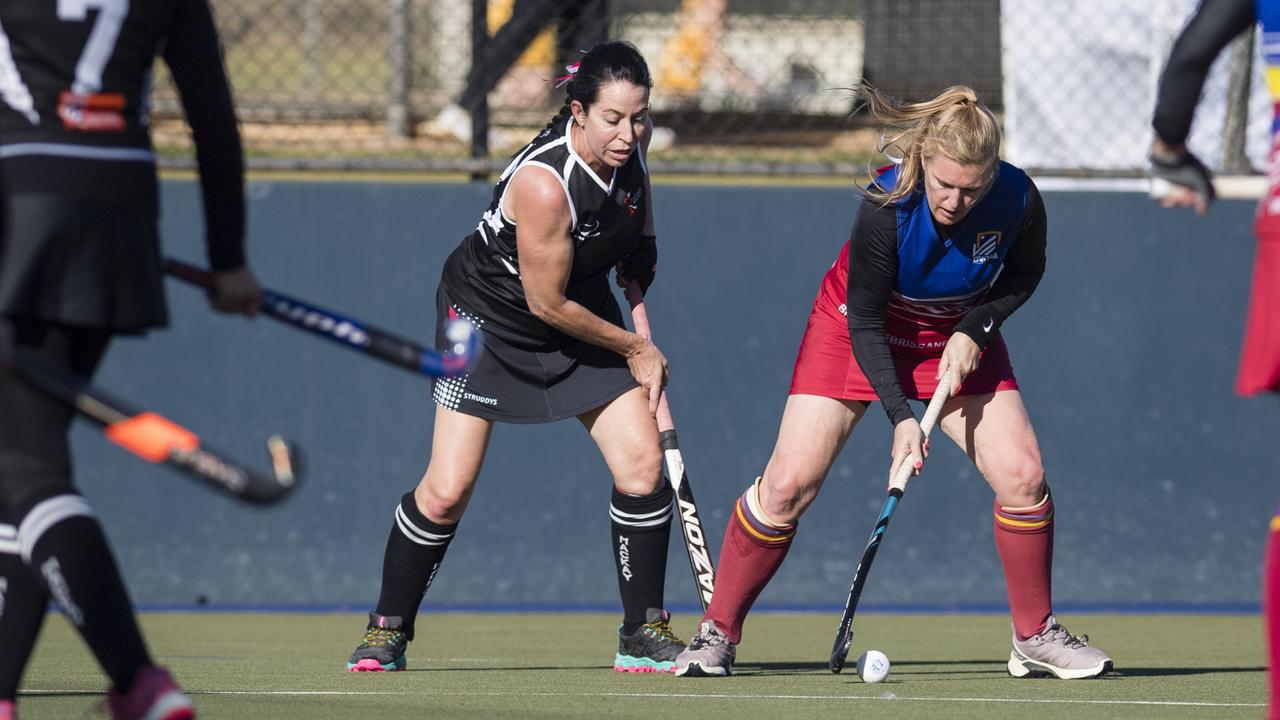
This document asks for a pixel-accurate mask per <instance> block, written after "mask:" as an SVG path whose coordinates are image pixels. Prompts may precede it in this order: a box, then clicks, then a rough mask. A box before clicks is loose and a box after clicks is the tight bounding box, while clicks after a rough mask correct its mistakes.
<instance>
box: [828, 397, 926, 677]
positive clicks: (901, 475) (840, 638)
mask: <svg viewBox="0 0 1280 720" xmlns="http://www.w3.org/2000/svg"><path fill="white" fill-rule="evenodd" d="M950 395H951V375H950V374H947V375H946V376H945V377H943V378H942V380H940V381H939V382H938V388H937V389H936V390H934V391H933V398H932V399H930V400H929V406H928V407H927V408H925V411H924V418H923V419H922V420H921V421H920V432H921V433H922V434H923V435H924V438H925V439H926V440H927V439H928V438H929V432H930V431H931V430H933V425H934V423H936V422H937V421H938V415H939V414H940V413H941V412H942V406H943V405H946V404H947V398H948V397H950ZM913 467H914V465H913V463H912V462H911V458H910V457H908V458H907V459H906V460H904V461H902V465H900V466H898V473H897V474H896V475H894V477H893V482H891V483H889V495H888V497H886V498H885V499H884V507H882V508H880V517H878V518H876V526H875V528H874V529H873V530H872V531H871V539H870V540H867V547H866V549H864V550H863V551H862V559H861V560H859V561H858V569H857V570H855V571H854V573H853V587H851V588H849V599H848V600H846V601H845V603H844V616H843V617H841V618H840V628H839V629H838V630H836V641H835V644H834V645H832V646H831V660H830V661H829V662H828V663H827V667H829V668H830V669H831V672H833V673H838V672H840V671H841V670H842V669H843V668H844V661H845V658H847V657H849V648H850V647H852V646H853V613H854V612H855V611H856V610H857V609H858V598H859V597H861V596H862V586H863V585H864V584H866V582H867V575H868V574H870V573H871V563H872V562H874V561H875V559H876V551H877V550H879V549H880V541H881V540H883V539H884V533H885V530H888V529H889V520H890V519H892V518H893V511H894V510H895V509H897V507H898V502H899V501H900V500H902V493H903V492H905V491H906V489H907V481H908V480H910V479H911V472H912V469H913Z"/></svg>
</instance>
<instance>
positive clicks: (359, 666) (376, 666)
mask: <svg viewBox="0 0 1280 720" xmlns="http://www.w3.org/2000/svg"><path fill="white" fill-rule="evenodd" d="M407 647H409V636H408V635H406V634H405V632H404V619H403V618H399V617H394V616H393V617H388V616H386V615H379V614H377V613H374V612H371V613H369V627H368V629H367V630H365V633H364V640H361V641H360V644H359V645H357V646H356V649H355V652H353V653H351V659H349V660H347V672H395V671H397V670H403V669H404V666H405V661H404V651H405V648H407Z"/></svg>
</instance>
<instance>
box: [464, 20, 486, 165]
mask: <svg viewBox="0 0 1280 720" xmlns="http://www.w3.org/2000/svg"><path fill="white" fill-rule="evenodd" d="M488 51H489V3H488V1H487V0H471V75H472V76H474V75H475V73H476V69H477V68H482V67H484V65H485V64H486V63H487V62H488V59H487V58H488V54H489V52H488ZM468 109H469V110H471V159H472V160H473V161H476V163H477V165H480V164H481V161H487V160H488V159H489V95H488V93H482V94H481V95H480V97H479V99H478V100H477V102H476V106H475V107H474V108H468ZM485 164H486V165H487V162H486V163H485ZM471 179H472V180H486V181H487V180H488V179H489V171H488V168H487V167H485V168H483V169H481V168H480V167H477V168H476V169H474V170H472V171H471Z"/></svg>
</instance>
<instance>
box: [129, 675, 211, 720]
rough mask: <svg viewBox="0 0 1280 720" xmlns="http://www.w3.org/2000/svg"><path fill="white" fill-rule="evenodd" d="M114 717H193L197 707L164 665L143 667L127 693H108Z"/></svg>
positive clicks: (135, 719) (169, 719)
mask: <svg viewBox="0 0 1280 720" xmlns="http://www.w3.org/2000/svg"><path fill="white" fill-rule="evenodd" d="M107 706H108V707H109V708H111V717H112V718H113V719H114V720H192V718H194V717H195V716H196V708H195V706H194V705H192V704H191V698H189V697H187V696H186V695H185V694H184V693H183V692H182V688H180V687H178V683H176V682H174V681H173V678H172V677H170V675H169V673H168V672H166V671H165V670H164V668H158V667H144V668H142V669H141V670H139V671H138V675H137V677H135V678H134V679H133V687H131V688H129V692H127V693H123V694H121V693H118V692H116V691H115V690H112V691H111V692H109V693H107Z"/></svg>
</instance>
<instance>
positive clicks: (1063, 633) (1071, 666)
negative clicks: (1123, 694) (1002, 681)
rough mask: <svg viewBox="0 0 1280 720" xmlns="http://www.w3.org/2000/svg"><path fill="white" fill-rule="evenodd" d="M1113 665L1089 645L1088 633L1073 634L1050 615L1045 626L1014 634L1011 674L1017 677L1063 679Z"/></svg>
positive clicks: (1095, 674) (1101, 671)
mask: <svg viewBox="0 0 1280 720" xmlns="http://www.w3.org/2000/svg"><path fill="white" fill-rule="evenodd" d="M1113 667H1114V665H1113V664H1112V662H1111V658H1109V657H1107V654H1106V653H1104V652H1102V651H1101V650H1099V649H1098V648H1092V647H1089V636H1088V635H1079V636H1077V635H1072V634H1071V633H1069V632H1067V629H1066V628H1064V627H1062V626H1061V625H1059V624H1058V619H1057V618H1055V617H1054V616H1052V615H1050V616H1049V622H1048V624H1047V625H1046V626H1045V629H1044V630H1043V631H1042V632H1041V633H1040V634H1039V635H1035V636H1033V637H1029V638H1027V639H1026V640H1019V639H1018V636H1017V635H1014V636H1013V652H1012V653H1010V654H1009V674H1010V675H1012V676H1014V677H1019V678H1020V677H1047V676H1049V675H1053V676H1055V677H1058V678H1061V679H1063V680H1079V679H1082V678H1095V677H1101V676H1102V675H1105V674H1106V673H1108V672H1110V671H1111V669H1112V668H1113Z"/></svg>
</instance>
